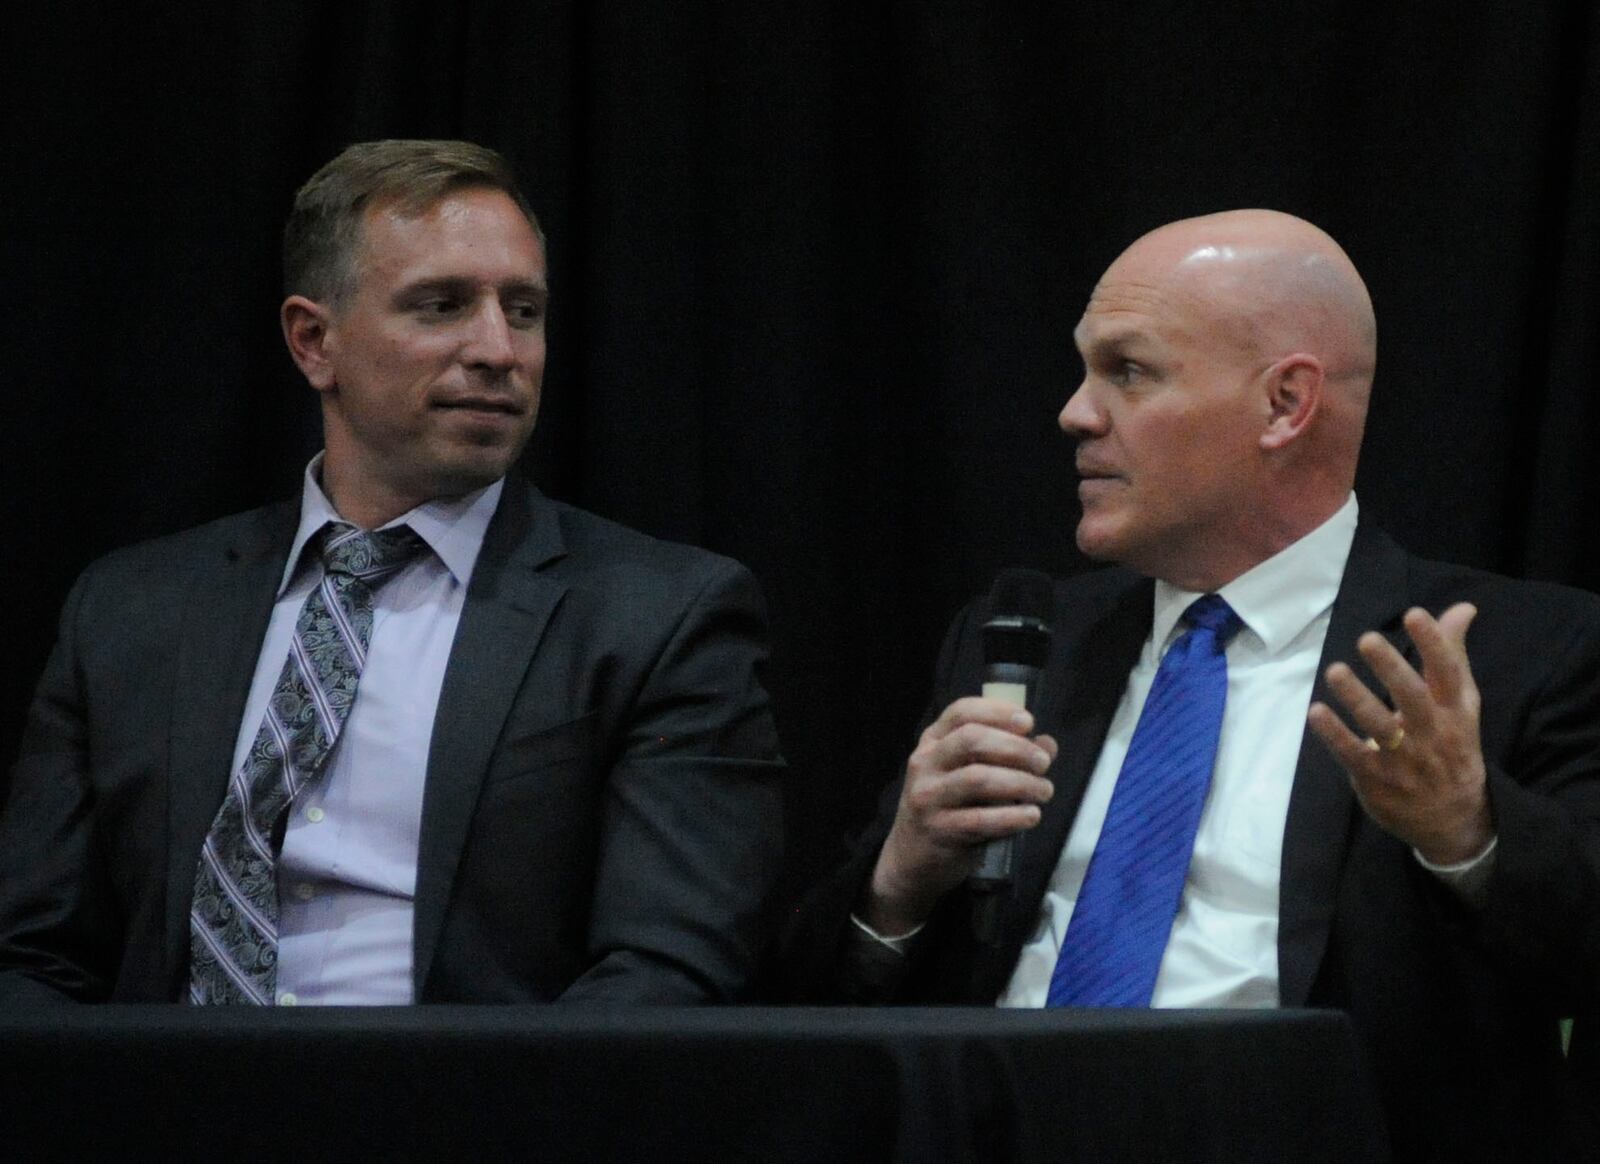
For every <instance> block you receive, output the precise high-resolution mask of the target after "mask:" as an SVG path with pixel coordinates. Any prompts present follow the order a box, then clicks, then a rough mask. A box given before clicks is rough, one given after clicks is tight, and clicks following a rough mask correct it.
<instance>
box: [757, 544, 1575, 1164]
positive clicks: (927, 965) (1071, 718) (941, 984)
mask: <svg viewBox="0 0 1600 1164" xmlns="http://www.w3.org/2000/svg"><path fill="white" fill-rule="evenodd" d="M1152 587H1153V584H1152V583H1151V582H1150V581H1149V580H1147V579H1142V578H1139V577H1137V576H1136V575H1134V574H1131V573H1129V572H1127V571H1124V570H1120V569H1114V570H1106V571H1099V572H1096V573H1093V574H1090V575H1087V576H1084V577H1081V578H1075V579H1072V580H1070V581H1067V582H1063V583H1060V584H1058V585H1057V588H1056V595H1055V614H1054V627H1055V638H1054V641H1053V643H1052V649H1051V656H1050V660H1049V663H1048V666H1047V669H1046V672H1045V679H1044V681H1043V690H1042V692H1041V697H1040V699H1039V700H1038V714H1037V719H1038V722H1039V730H1041V731H1043V732H1048V733H1049V734H1051V735H1053V736H1054V737H1055V738H1056V740H1057V741H1058V742H1059V743H1060V745H1061V750H1060V754H1059V756H1058V758H1057V760H1056V763H1055V765H1054V767H1053V769H1052V771H1051V774H1050V775H1051V778H1052V779H1053V780H1054V782H1055V786H1056V794H1055V797H1054V799H1052V800H1051V802H1050V803H1049V804H1048V805H1047V806H1046V807H1045V810H1044V816H1043V819H1042V821H1041V822H1040V824H1039V825H1038V826H1037V828H1035V829H1034V830H1033V831H1032V832H1031V833H1029V834H1028V835H1027V836H1026V837H1025V839H1024V840H1023V842H1022V845H1021V850H1020V853H1019V862H1018V872H1017V876H1016V884H1015V888H1014V892H1013V893H1012V895H1011V896H1010V897H1009V898H1008V899H1007V900H1006V901H1005V902H1004V904H1003V908H1002V910H1001V912H1000V915H999V923H998V932H999V938H998V941H997V943H996V944H995V945H994V946H993V948H987V947H985V946H984V945H983V944H981V943H979V942H977V941H976V940H975V939H974V938H973V936H972V927H971V924H970V919H971V912H972V907H973V898H972V896H971V895H970V894H969V893H967V892H966V890H965V889H961V890H957V891H955V892H953V893H951V894H950V895H948V896H947V897H946V899H945V900H944V901H943V902H942V903H941V905H940V908H939V910H938V912H937V913H936V914H935V916H934V917H933V919H932V920H931V921H930V922H929V924H928V927H927V929H926V930H925V931H924V933H923V934H922V935H921V936H920V937H919V938H918V939H917V941H916V943H915V946H914V950H913V953H912V955H911V958H910V960H909V963H910V964H909V966H908V970H907V975H906V978H905V979H904V981H903V983H902V985H901V988H900V991H899V994H898V995H897V997H896V999H895V1001H899V1002H923V1003H981V1004H989V1003H993V1002H994V1000H995V999H996V998H997V997H998V995H999V992H1000V991H1001V990H1002V989H1003V988H1004V986H1005V984H1006V982H1007V981H1008V979H1009V977H1010V974H1011V971H1012V969H1013V967H1014V966H1015V963H1016V961H1017V957H1018V954H1019V952H1020V950H1021V947H1022V945H1023V943H1024V941H1025V940H1026V939H1027V937H1028V936H1029V935H1030V933H1031V931H1032V929H1033V926H1034V924H1035V922H1036V920H1037V916H1038V909H1039V903H1040V901H1041V899H1042V898H1043V895H1044V891H1045V888H1046V884H1047V882H1048V880H1049V878H1050V874H1051V872H1052V871H1053V869H1054V867H1055V864H1056V860H1057V858H1058V857H1059V855H1060V851H1061V847H1062V845H1063V843H1064V842H1065V839H1066V835H1067V831H1068V829H1069V827H1070V826H1071V823H1072V819H1073V817H1074V815H1075V814H1076V812H1077V809H1078V805H1079V802H1080V801H1081V799H1082V797H1083V792H1084V788H1085V786H1086V785H1087V783H1088V780H1089V775H1090V773H1091V771H1092V770H1093V768H1094V764H1095V761H1096V759H1097V757H1098V756H1099V753H1100V747H1101V744H1102V742H1103V740H1104V738H1105V734H1106V731H1107V729H1108V728H1109V726H1110V721H1111V717H1112V714H1113V712H1114V711H1115V709H1116V706H1117V703H1118V701H1119V699H1120V698H1121V696H1122V692H1123V688H1124V686H1125V685H1126V680H1127V676H1128V673H1129V671H1130V670H1131V669H1132V668H1133V666H1134V664H1135V662H1136V661H1137V657H1138V653H1139V650H1140V647H1141V646H1142V644H1143V642H1144V640H1145V638H1146V636H1147V635H1148V634H1149V630H1150V618H1151V612H1152ZM1463 600H1470V601H1472V602H1474V603H1476V604H1477V605H1478V607H1479V615H1478V618H1477V620H1476V622H1475V623H1474V624H1473V627H1472V630H1471V632H1470V636H1469V639H1468V644H1467V645H1468V651H1469V654H1470V656H1471V658H1472V662H1473V670H1474V673H1475V675H1476V678H1477V681H1478V683H1479V686H1480V688H1481V691H1482V694H1483V717H1482V738H1483V746H1484V752H1485V756H1486V758H1487V761H1488V765H1489V781H1490V795H1491V798H1492V801H1493V806H1494V814H1495V823H1496V827H1497V829H1498V835H1499V848H1498V851H1497V853H1496V857H1495V869H1494V876H1493V879H1492V882H1491V885H1490V887H1489V894H1488V900H1487V902H1486V904H1485V905H1484V907H1483V909H1482V910H1481V912H1479V913H1477V914H1474V913H1471V912H1469V911H1468V910H1466V909H1465V908H1463V907H1462V906H1461V905H1460V904H1459V903H1458V902H1457V901H1456V900H1455V899H1454V898H1453V897H1452V896H1451V894H1450V893H1449V892H1448V891H1446V890H1445V889H1444V888H1443V887H1442V886H1441V885H1439V884H1438V883H1437V882H1436V881H1435V880H1434V879H1433V878H1432V877H1431V875H1430V874H1428V873H1427V872H1426V871H1425V870H1423V869H1422V868H1421V867H1420V866H1418V865H1417V863H1416V861H1415V860H1414V859H1413V857H1412V854H1411V852H1410V850H1409V848H1408V847H1407V846H1406V845H1404V844H1403V843H1401V842H1400V841H1398V840H1396V839H1394V838H1393V837H1391V836H1389V835H1388V834H1386V833H1384V832H1383V831H1382V830H1380V829H1379V828H1377V827H1376V826H1375V825H1374V824H1372V823H1371V822H1370V821H1369V820H1368V819H1367V818H1366V816H1365V815H1364V814H1363V813H1362V812H1361V811H1360V809H1359V806H1358V805H1357V804H1356V802H1355V799H1354V796H1353V795H1352V793H1351V791H1350V788H1349V784H1348V782H1347V780H1346V778H1345V776H1344V775H1343V773H1342V771H1341V769H1340V768H1339V767H1338V765H1337V764H1336V763H1335V761H1334V760H1333V758H1332V756H1331V754H1330V753H1328V752H1327V750H1326V749H1325V748H1323V747H1322V745H1321V743H1320V741H1318V740H1317V739H1316V738H1315V737H1314V736H1312V735H1311V734H1310V733H1309V732H1308V733H1307V735H1306V738H1305V740H1304V742H1303V744H1302V747H1301V752H1300V760H1299V766H1298V768H1297V770H1296V773H1295V777H1294V788H1293V792H1292V795H1291V800H1290V805H1289V816H1288V821H1287V824H1286V828H1285V836H1284V847H1283V864H1282V876H1281V904H1280V917H1279V937H1278V942H1279V945H1278V962H1279V977H1280V989H1281V997H1282V1002H1283V1005H1284V1006H1291V1007H1293V1006H1320V1007H1337V1008H1341V1009H1344V1010H1347V1011H1348V1012H1349V1013H1350V1014H1351V1016H1352V1019H1353V1021H1354V1025H1355V1027H1356V1031H1357V1035H1358V1037H1359V1039H1360V1041H1361V1042H1362V1044H1363V1045H1364V1048H1365V1050H1366V1052H1367V1054H1368V1058H1369V1061H1370V1065H1371V1068H1372V1071H1373V1075H1374V1080H1375V1083H1376V1085H1377V1088H1378V1090H1379V1093H1380V1095H1381V1096H1382V1099H1383V1101H1384V1105H1385V1109H1386V1112H1387V1115H1388V1119H1389V1123H1390V1130H1391V1134H1392V1136H1393V1140H1394V1145H1395V1150H1396V1153H1397V1155H1398V1156H1399V1157H1400V1158H1403V1159H1412V1158H1431V1157H1435V1156H1437V1157H1438V1158H1441V1159H1446V1158H1455V1159H1460V1160H1476V1159H1508V1158H1517V1159H1565V1158H1568V1157H1567V1156H1566V1155H1562V1154H1561V1153H1564V1152H1566V1151H1568V1148H1567V1146H1566V1145H1565V1144H1563V1143H1562V1141H1561V1139H1560V1137H1561V1136H1562V1135H1563V1134H1564V1131H1563V1129H1564V1127H1565V1126H1566V1121H1567V1119H1568V1113H1566V1112H1565V1111H1563V1106H1564V1105H1563V1102H1562V1099H1561V1096H1562V1094H1563V1092H1564V1091H1565V1090H1566V1089H1567V1088H1568V1086H1569V1085H1570V1084H1569V1081H1568V1080H1567V1079H1566V1078H1565V1074H1566V1068H1565V1065H1564V1063H1563V1061H1562V1059H1561V1054H1560V1048H1559V1040H1558V1035H1557V1019H1558V1017H1559V1016H1560V1015H1561V1014H1572V1013H1574V1012H1577V1013H1579V1015H1580V1018H1579V1027H1580V1030H1581V1029H1583V1027H1584V1025H1585V1023H1586V1022H1587V1023H1592V1022H1594V1021H1595V1019H1596V1018H1600V1016H1595V1015H1593V1013H1592V1012H1593V1010H1594V1008H1595V999H1596V995H1597V993H1600V956H1597V947H1600V601H1597V600H1596V599H1595V598H1594V597H1593V596H1591V595H1587V594H1581V593H1579V592H1576V591H1572V590H1567V589H1563V588H1559V587H1554V586H1543V585H1536V584H1532V583H1518V582H1512V581H1509V580H1507V579H1503V578H1498V577H1495V576H1493V575H1489V574H1484V573H1480V572H1476V571H1470V570H1466V569H1462V568H1459V567H1453V566H1446V565H1440V564H1437V563H1431V562H1425V561H1423V560H1421V559H1418V558H1414V557H1411V556H1409V555H1407V554H1406V553H1404V552H1403V551H1402V550H1401V549H1400V548H1399V547H1397V546H1396V545H1395V544H1394V543H1393V542H1391V541H1390V540H1389V539H1388V538H1386V537H1384V536H1383V535H1382V534H1380V533H1377V532H1375V531H1373V530H1371V529H1369V528H1366V527H1362V528H1361V529H1360V530H1359V532H1358V533H1357V536H1356V541H1355V544H1354V546H1353V548H1352V551H1351V556H1350V560H1349V564H1348V566H1347V567H1346V571H1345V576H1344V581H1343V584H1342V586H1341V588H1340V591H1339V596H1338V600H1337V601H1336V603H1335V605H1334V608H1333V616H1332V622H1331V624H1330V626H1329V629H1328V637H1327V645H1326V647H1325V650H1324V658H1323V662H1322V666H1321V667H1320V668H1319V676H1320V671H1321V670H1322V669H1325V668H1326V666H1327V664H1328V663H1330V662H1332V661H1333V660H1335V659H1345V660H1346V661H1348V662H1350V663H1351V664H1352V665H1354V666H1356V667H1357V670H1358V671H1359V672H1361V673H1362V674H1366V672H1365V668H1364V666H1362V665H1361V663H1360V660H1359V658H1358V657H1357V656H1356V655H1355V651H1354V645H1355V641H1356V638H1357V637H1358V636H1359V635H1360V634H1361V633H1362V632H1363V631H1365V630H1368V629H1378V630H1381V631H1382V632H1383V633H1385V634H1386V635H1388V636H1389V638H1390V639H1391V641H1393V642H1394V643H1395V644H1396V645H1397V646H1399V647H1401V649H1402V650H1403V651H1405V653H1407V654H1408V656H1410V657H1411V658H1412V661H1413V663H1415V661H1416V660H1415V653H1414V651H1413V650H1412V649H1411V647H1410V644H1409V641H1408V640H1407V639H1406V636H1405V634H1404V631H1403V630H1402V628H1401V626H1400V617H1401V615H1402V614H1404V612H1405V611H1406V610H1407V609H1408V608H1409V607H1411V606H1414V605H1415V606H1422V607H1425V608H1427V609H1429V610H1431V611H1433V612H1434V613H1436V614H1437V613H1438V612H1440V611H1441V610H1443V609H1444V608H1445V607H1447V606H1449V605H1450V604H1451V603H1454V602H1457V601H1463ZM986 617H987V612H986V610H985V609H984V607H983V604H982V603H977V604H974V605H973V606H972V607H969V608H968V609H967V611H965V612H964V613H963V615H962V616H961V617H959V618H958V619H957V620H956V623H955V625H954V626H953V627H952V629H951V632H950V635H949V637H948V638H947V640H946V643H945V648H944V651H943V654H942V656H941V659H940V663H939V671H938V682H937V687H936V690H935V693H934V698H933V702H932V705H931V707H930V718H931V717H932V715H934V714H937V712H938V711H939V710H942V708H943V707H944V706H945V705H946V704H947V703H948V702H949V701H950V700H952V699H954V698H956V697H957V696H960V695H963V694H968V693H971V692H975V691H976V690H977V689H978V686H979V683H980V679H981V668H982V657H981V654H982V652H981V645H980V643H979V635H978V628H979V627H981V625H982V623H983V621H984V620H985V618H986ZM1377 689H1378V690H1381V688H1377ZM1317 695H1318V697H1319V698H1326V695H1325V693H1324V692H1323V691H1322V680H1321V679H1320V677H1319V679H1318V692H1317ZM898 795H899V787H898V784H896V785H895V786H894V787H891V788H890V789H889V790H888V791H887V793H886V794H885V796H884V800H883V804H882V810H881V812H880V814H879V817H878V819H877V820H876V821H875V822H874V824H873V826H872V827H871V828H870V829H869V830H868V831H867V833H866V834H865V835H864V837H863V838H862V839H861V841H860V842H859V844H858V845H857V846H856V849H855V852H854V855H853V856H852V858H851V859H850V860H849V861H848V862H847V863H846V864H845V865H844V866H843V867H842V868H841V870H840V871H839V872H838V874H837V875H836V876H834V877H832V878H831V879H829V880H828V881H826V882H825V883H824V884H822V885H820V886H819V887H818V889H817V891H816V892H815V893H814V894H813V895H812V896H811V897H810V898H809V899H808V901H807V903H806V904H805V906H804V907H803V909H802V910H801V912H800V915H799V918H798V921H797V923H796V924H795V925H794V926H793V927H792V929H791V932H790V933H789V934H788V936H787V939H786V942H785V963H786V965H787V967H788V968H789V971H790V973H791V975H792V977H791V982H790V987H791V990H792V992H793V993H794V995H795V996H797V997H799V998H801V999H806V1000H810V1001H821V1000H823V999H826V998H829V997H837V996H838V991H839V989H840V988H839V977H838V966H839V964H840V959H839V951H840V950H841V949H842V948H843V945H842V944H843V942H844V939H845V936H846V934H847V932H848V931H847V926H848V914H849V911H850V909H851V907H852V905H853V904H854V902H855V901H856V900H857V898H858V897H859V895H860V893H861V891H862V889H863V887H864V884H865V881H866V879H867V877H868V876H869V875H870V871H871V868H872V865H873V863H874V861H875V860H876V857H877V852H878V850H879V848H880V847H881V846H882V843H883V839H884V837H885V836H886V835H887V833H888V827H889V824H890V822H892V820H893V815H894V808H895V804H896V802H897V799H898ZM1585 1016H1588V1017H1585ZM1547 1152H1548V1153H1549V1154H1547Z"/></svg>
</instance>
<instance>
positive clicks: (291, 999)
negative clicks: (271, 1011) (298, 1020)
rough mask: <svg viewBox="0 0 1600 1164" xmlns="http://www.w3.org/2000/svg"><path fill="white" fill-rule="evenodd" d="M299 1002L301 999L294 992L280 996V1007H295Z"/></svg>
mask: <svg viewBox="0 0 1600 1164" xmlns="http://www.w3.org/2000/svg"><path fill="white" fill-rule="evenodd" d="M299 1001H300V999H299V997H298V996H296V994H295V993H294V991H292V990H285V991H284V992H283V993H282V994H280V995H278V1005H279V1006H294V1005H295V1004H296V1003H298V1002H299Z"/></svg>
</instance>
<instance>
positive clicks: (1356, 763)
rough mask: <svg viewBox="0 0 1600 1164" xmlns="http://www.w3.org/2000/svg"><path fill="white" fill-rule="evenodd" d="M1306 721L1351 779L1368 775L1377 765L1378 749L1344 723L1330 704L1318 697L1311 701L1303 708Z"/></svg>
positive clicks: (1365, 777) (1368, 776)
mask: <svg viewBox="0 0 1600 1164" xmlns="http://www.w3.org/2000/svg"><path fill="white" fill-rule="evenodd" d="M1306 722H1307V723H1308V724H1309V725H1310V726H1311V730H1312V731H1313V732H1315V733H1316V735H1317V738H1318V739H1319V740H1321V741H1322V742H1323V743H1324V744H1325V745H1327V748H1328V750H1329V751H1330V752H1332V753H1333V758H1334V759H1335V760H1338V761H1339V763H1340V765H1341V766H1342V767H1343V768H1344V770H1345V771H1346V772H1347V773H1349V774H1350V776H1351V777H1352V778H1353V779H1367V778H1370V775H1371V773H1372V771H1373V770H1374V769H1375V767H1376V764H1375V759H1376V756H1377V753H1375V752H1373V751H1372V749H1370V748H1369V747H1367V741H1366V740H1365V739H1364V738H1362V737H1361V736H1358V735H1356V733H1355V732H1353V731H1351V730H1350V728H1349V727H1348V726H1346V724H1345V722H1344V720H1342V719H1340V718H1339V717H1338V715H1336V714H1335V713H1334V710H1333V708H1331V707H1329V706H1328V705H1327V704H1326V703H1322V702H1321V701H1314V702H1313V703H1312V704H1311V707H1310V708H1309V709H1308V710H1307V711H1306Z"/></svg>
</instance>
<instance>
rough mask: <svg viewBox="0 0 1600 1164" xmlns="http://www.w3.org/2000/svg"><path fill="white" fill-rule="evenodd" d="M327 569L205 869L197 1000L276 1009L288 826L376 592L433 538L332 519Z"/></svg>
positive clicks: (312, 775) (193, 962) (350, 686)
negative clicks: (281, 867)
mask: <svg viewBox="0 0 1600 1164" xmlns="http://www.w3.org/2000/svg"><path fill="white" fill-rule="evenodd" d="M317 537H318V538H319V539H320V540H321V554H322V560H323V564H324V566H325V567H326V573H325V574H324V575H323V578H322V581H321V583H319V584H318V586H317V587H316V589H314V590H313V591H312V592H311V594H310V595H309V596H308V597H307V598H306V602H305V605H304V606H302V607H301V608H300V617H299V619H298V621H296V623H295V627H294V637H293V638H292V639H291V640H290V643H289V657H288V658H287V659H286V660H284V664H283V673H282V674H281V675H279V676H278V683H277V686H275V687H274V688H273V689H272V696H271V698H270V699H269V700H268V701H267V713H266V716H265V717H264V718H263V719H262V722H261V730H260V731H258V732H257V733H256V738H255V741H254V742H253V743H252V744H251V745H250V751H249V753H248V754H247V755H246V756H245V760H244V764H243V765H242V766H241V767H240V769H239V771H237V772H235V773H234V774H233V779H232V780H231V781H230V782H229V784H228V795H227V796H226V797H225V798H224V799H223V802H222V808H221V809H219V810H218V812H217V816H216V819H215V820H213V821H212V822H211V831H210V832H209V833H207V834H206V841H205V844H204V845H203V846H202V847H201V850H200V863H199V865H198V867H197V868H196V870H195V880H194V904H193V906H192V907H191V908H190V911H189V1000H190V1001H191V1002H193V1003H196V1004H199V1005H204V1004H207V1003H254V1004H256V1005H258V1006H270V1005H272V1003H273V1001H274V997H275V994H276V989H277V977H278V880H277V872H276V861H277V855H278V849H279V847H280V846H281V844H282V839H281V837H278V836H277V830H278V828H279V824H280V822H281V821H282V820H283V819H284V814H285V813H286V812H287V811H288V809H289V806H290V805H291V804H293V803H294V798H295V796H296V795H297V794H298V793H299V792H300V790H301V789H302V788H304V787H306V786H307V785H308V784H310V783H311V782H312V781H313V780H315V779H316V778H317V777H318V775H319V774H320V773H321V772H322V768H323V765H324V764H325V763H326V762H327V759H328V754H329V753H330V752H331V751H332V750H333V745H334V741H336V740H337V739H338V738H339V729H340V728H341V727H343V726H344V721H345V717H346V716H347V715H349V714H350V705H351V704H352V703H353V702H354V701H355V697H356V684H357V683H358V682H359V681H360V679H361V668H362V667H363V666H364V665H365V663H366V661H367V643H368V641H369V639H370V638H371V635H372V593H373V591H374V590H375V589H376V588H377V587H378V586H380V585H382V584H383V582H384V581H386V580H387V579H388V578H390V577H392V576H393V575H394V574H396V573H398V572H399V570H400V569H401V568H402V567H403V566H405V565H406V563H408V562H409V561H411V559H413V558H415V557H416V556H417V555H418V554H420V553H421V552H422V551H423V550H424V549H425V548H426V544H425V543H424V542H423V541H422V539H421V538H419V537H418V536H417V535H416V534H414V533H412V532H411V530H410V529H408V528H406V527H405V526H400V527H397V528H395V529H386V530H378V531H376V532H373V533H368V532H366V531H365V530H361V529H357V528H356V527H355V526H353V525H346V524H344V523H343V522H330V523H329V524H328V525H326V526H324V527H323V529H322V530H321V532H320V533H319V534H318V535H317Z"/></svg>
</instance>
